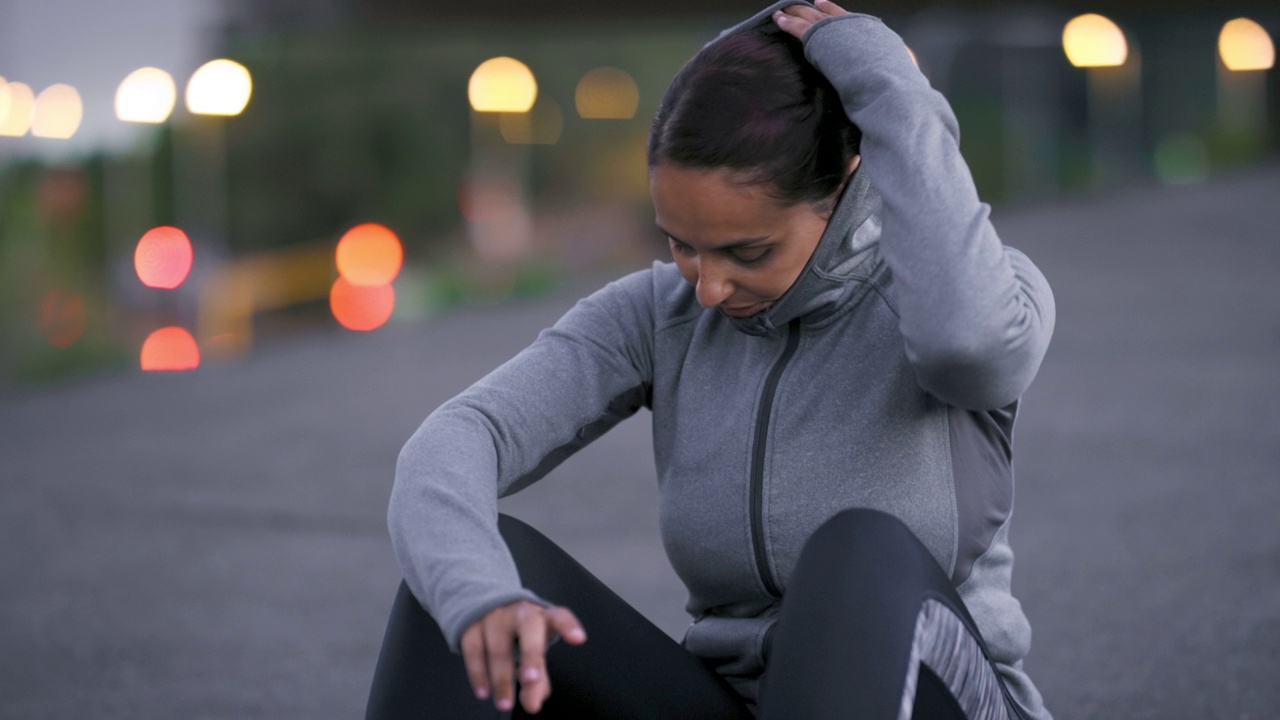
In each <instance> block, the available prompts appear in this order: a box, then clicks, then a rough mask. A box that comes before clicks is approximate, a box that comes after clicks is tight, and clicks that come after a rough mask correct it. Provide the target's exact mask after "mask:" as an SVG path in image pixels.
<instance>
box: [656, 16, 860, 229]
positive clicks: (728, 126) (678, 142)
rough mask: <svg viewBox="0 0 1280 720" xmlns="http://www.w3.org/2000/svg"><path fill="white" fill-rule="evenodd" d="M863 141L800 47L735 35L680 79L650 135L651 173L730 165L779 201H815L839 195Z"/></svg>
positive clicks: (775, 35)
mask: <svg viewBox="0 0 1280 720" xmlns="http://www.w3.org/2000/svg"><path fill="white" fill-rule="evenodd" d="M861 139H862V132H861V131H860V130H858V128H857V126H855V125H854V124H853V123H852V122H850V121H849V118H848V117H846V116H845V114H844V110H843V108H842V107H841V104H840V97H839V96H838V95H837V94H836V91H835V88H833V87H832V86H831V83H830V82H828V81H827V79H826V78H825V77H823V76H822V74H821V73H820V72H818V70H817V69H816V68H814V67H813V66H812V65H810V64H809V61H808V60H806V59H805V57H804V49H803V46H802V45H801V43H800V41H799V40H797V39H795V38H793V37H791V36H790V35H787V34H785V33H783V32H781V31H777V30H774V31H767V30H757V31H749V32H741V33H736V34H734V35H730V36H727V37H724V38H721V39H719V40H717V41H716V42H713V43H711V44H710V45H708V46H707V47H705V48H703V49H702V50H701V51H700V52H699V53H698V54H697V55H694V56H693V58H692V59H691V60H689V62H688V63H686V64H685V66H684V67H683V68H681V69H680V72H678V73H676V77H675V79H674V80H672V81H671V85H670V86H669V87H668V88H667V92H666V94H664V95H663V96H662V104H661V105H660V106H659V107H658V113H657V115H656V116H655V117H654V120H653V127H652V128H651V129H650V131H649V150H648V155H649V167H650V168H653V167H655V166H657V165H658V164H660V163H663V162H670V163H674V164H676V165H680V166H683V167H688V168H699V169H719V168H727V169H730V170H736V171H740V172H742V173H743V182H744V183H746V184H762V185H767V186H768V187H769V188H770V190H771V194H772V195H773V197H774V198H775V199H777V200H779V201H780V202H783V203H785V204H798V203H801V202H811V203H819V202H823V201H825V200H827V199H829V198H831V197H832V196H833V195H835V193H836V191H838V190H839V189H840V187H841V185H842V184H843V182H844V179H845V176H846V173H847V172H848V168H849V162H850V161H851V160H852V159H853V156H854V155H856V154H857V153H858V143H859V141H860V140H861Z"/></svg>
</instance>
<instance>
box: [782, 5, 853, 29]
mask: <svg viewBox="0 0 1280 720" xmlns="http://www.w3.org/2000/svg"><path fill="white" fill-rule="evenodd" d="M815 5H816V7H810V6H808V5H791V6H788V7H785V8H783V9H781V10H779V11H777V12H775V13H774V14H773V22H774V24H776V25H777V26H778V27H779V28H780V29H781V30H783V31H784V32H786V33H787V34H789V35H792V36H794V37H796V38H803V37H804V34H805V33H806V32H808V30H809V28H811V27H813V26H814V25H815V24H817V23H818V22H819V21H821V20H823V19H825V18H829V17H835V16H836V15H843V14H845V12H847V11H846V10H845V9H844V8H842V7H840V6H839V5H836V4H835V3H833V2H829V0H817V2H816V3H815Z"/></svg>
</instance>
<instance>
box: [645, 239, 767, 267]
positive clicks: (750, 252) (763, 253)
mask: <svg viewBox="0 0 1280 720" xmlns="http://www.w3.org/2000/svg"><path fill="white" fill-rule="evenodd" d="M667 242H668V243H669V244H670V245H671V252H673V253H676V254H677V255H688V256H693V255H697V254H698V251H697V250H694V249H693V247H692V246H691V245H689V244H687V243H683V242H680V241H679V240H677V239H675V238H673V237H670V236H668V237H667ZM771 250H772V248H769V247H739V248H730V249H727V250H724V251H723V252H724V254H725V255H727V256H728V257H729V258H730V259H731V260H733V261H734V262H736V263H738V264H739V265H744V266H749V265H757V264H759V263H762V262H764V259H765V258H766V257H768V256H769V253H770V251H771Z"/></svg>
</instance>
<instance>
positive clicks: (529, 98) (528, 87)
mask: <svg viewBox="0 0 1280 720" xmlns="http://www.w3.org/2000/svg"><path fill="white" fill-rule="evenodd" d="M467 99H468V100H470V101H471V108H472V109H473V110H475V111H476V112H520V113H522V112H528V111H529V108H531V107H533V103H534V101H535V100H537V99H538V81H537V80H535V79H534V77H533V71H532V70H530V69H529V67H528V66H527V65H525V64H524V63H522V62H520V61H519V60H516V59H515V58H510V57H496V58H490V59H489V60H485V61H484V62H482V63H480V65H479V67H477V68H476V69H475V71H474V72H472V73H471V80H470V81H469V82H468V83H467Z"/></svg>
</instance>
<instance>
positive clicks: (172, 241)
mask: <svg viewBox="0 0 1280 720" xmlns="http://www.w3.org/2000/svg"><path fill="white" fill-rule="evenodd" d="M192 260H193V251H192V248H191V240H190V238H188V237H187V234H186V233H184V232H182V231H181V230H179V229H178V228H176V227H172V226H169V225H161V226H160V227H156V228H152V229H150V230H148V231H147V233H146V234H145V235H143V236H142V239H141V240H139V241H138V248H137V249H136V250H135V251H134V253H133V267H134V270H136V271H137V273H138V279H139V280H141V281H142V284H143V285H146V286H147V287H153V288H161V289H164V290H172V289H174V288H176V287H178V286H179V285H181V284H182V281H183V280H186V279H187V274H188V273H190V272H191V263H192Z"/></svg>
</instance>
